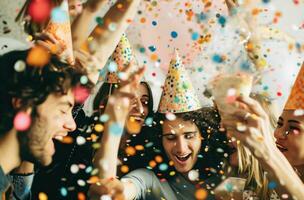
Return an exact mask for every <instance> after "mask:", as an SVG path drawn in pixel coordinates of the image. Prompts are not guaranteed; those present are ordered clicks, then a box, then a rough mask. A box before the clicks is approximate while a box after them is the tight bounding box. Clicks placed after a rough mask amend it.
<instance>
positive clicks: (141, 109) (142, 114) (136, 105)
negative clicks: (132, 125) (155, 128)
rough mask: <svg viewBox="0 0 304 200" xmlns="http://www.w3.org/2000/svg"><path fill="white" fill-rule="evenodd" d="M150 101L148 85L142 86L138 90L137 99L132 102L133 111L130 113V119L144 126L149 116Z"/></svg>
mask: <svg viewBox="0 0 304 200" xmlns="http://www.w3.org/2000/svg"><path fill="white" fill-rule="evenodd" d="M149 101H150V97H149V93H148V88H147V87H146V85H144V84H140V85H139V88H138V90H137V98H134V99H133V100H132V109H131V110H130V112H129V118H130V117H132V118H133V119H135V120H136V122H138V123H139V125H141V126H142V125H143V124H144V122H145V119H146V117H147V116H148V114H149V107H148V103H149Z"/></svg>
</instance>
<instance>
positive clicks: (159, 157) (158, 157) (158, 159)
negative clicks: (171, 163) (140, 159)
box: [155, 156, 163, 163]
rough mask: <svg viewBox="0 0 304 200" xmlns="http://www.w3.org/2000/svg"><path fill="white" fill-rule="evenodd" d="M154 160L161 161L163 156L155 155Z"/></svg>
mask: <svg viewBox="0 0 304 200" xmlns="http://www.w3.org/2000/svg"><path fill="white" fill-rule="evenodd" d="M155 161H156V162H158V163H161V162H163V158H162V157H161V156H155Z"/></svg>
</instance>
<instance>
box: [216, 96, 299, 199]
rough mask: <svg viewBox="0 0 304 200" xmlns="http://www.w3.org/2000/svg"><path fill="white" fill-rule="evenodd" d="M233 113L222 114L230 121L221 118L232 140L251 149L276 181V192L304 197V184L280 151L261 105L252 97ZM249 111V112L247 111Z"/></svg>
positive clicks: (270, 176) (270, 177)
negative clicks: (233, 138) (228, 117)
mask: <svg viewBox="0 0 304 200" xmlns="http://www.w3.org/2000/svg"><path fill="white" fill-rule="evenodd" d="M238 105H242V108H236V109H235V110H234V111H226V112H225V111H223V112H224V113H225V114H227V115H229V116H230V117H232V118H230V119H225V118H224V119H222V123H223V125H224V126H225V128H227V129H231V130H233V131H231V133H232V134H233V137H235V138H236V139H237V140H239V141H240V142H241V143H242V144H244V145H245V146H246V147H248V148H249V149H250V151H251V152H252V154H253V155H254V156H255V157H256V158H257V159H258V160H259V162H260V164H261V165H262V167H263V168H264V170H265V171H267V172H268V176H269V179H270V180H274V181H276V183H277V185H278V187H277V188H276V191H277V192H278V193H280V194H286V193H287V194H289V197H290V199H293V198H294V199H302V198H303V197H304V184H303V183H302V181H301V179H300V178H299V176H298V175H297V174H296V172H295V171H294V170H293V167H292V166H291V164H290V163H289V162H288V160H287V159H286V158H285V156H284V155H283V154H282V153H281V152H280V151H279V150H278V148H277V147H276V144H275V142H274V139H273V133H272V132H271V131H270V130H271V129H270V128H269V127H270V125H269V119H268V116H267V114H266V113H265V111H264V110H263V109H262V107H261V106H260V105H259V103H258V102H256V101H255V100H253V99H251V98H249V97H241V98H239V101H238ZM245 108H246V109H245Z"/></svg>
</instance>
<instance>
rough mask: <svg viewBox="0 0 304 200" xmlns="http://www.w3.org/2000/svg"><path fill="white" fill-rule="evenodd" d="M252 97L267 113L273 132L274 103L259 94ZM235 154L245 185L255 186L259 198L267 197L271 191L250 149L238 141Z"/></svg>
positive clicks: (275, 116)
mask: <svg viewBox="0 0 304 200" xmlns="http://www.w3.org/2000/svg"><path fill="white" fill-rule="evenodd" d="M250 96H251V97H252V98H253V99H255V100H256V101H258V102H259V103H260V105H261V106H262V108H263V109H264V111H265V112H266V113H267V115H268V117H269V122H270V125H271V126H270V129H271V130H270V131H271V133H273V131H274V129H275V127H276V124H277V119H278V112H277V110H276V107H275V104H274V103H273V102H272V101H270V100H269V99H268V98H267V97H265V96H263V95H261V94H251V95H250ZM237 154H238V173H239V174H245V175H246V179H247V181H246V185H247V186H252V187H253V188H255V193H256V195H257V196H258V197H259V198H260V199H269V198H270V195H271V191H269V189H268V183H269V181H268V179H267V177H266V173H265V171H264V170H263V169H262V167H261V165H260V164H259V161H258V159H256V158H255V157H254V156H253V154H252V153H251V152H250V150H249V149H248V148H246V147H244V146H243V145H242V144H240V143H239V142H238V143H237Z"/></svg>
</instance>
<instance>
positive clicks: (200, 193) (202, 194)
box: [195, 188, 208, 200]
mask: <svg viewBox="0 0 304 200" xmlns="http://www.w3.org/2000/svg"><path fill="white" fill-rule="evenodd" d="M207 196H208V192H207V191H206V190H204V189H202V188H200V189H197V190H196V191H195V198H196V199H197V200H205V199H206V198H207Z"/></svg>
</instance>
